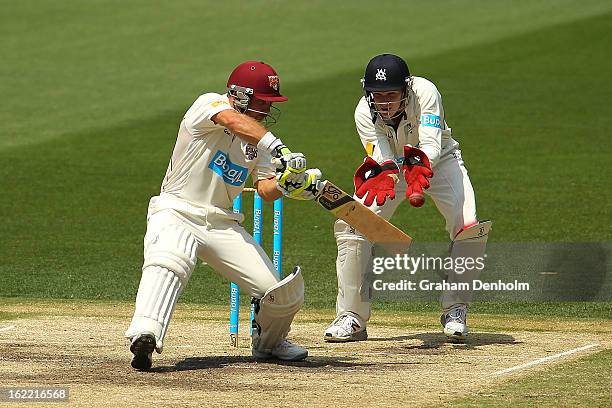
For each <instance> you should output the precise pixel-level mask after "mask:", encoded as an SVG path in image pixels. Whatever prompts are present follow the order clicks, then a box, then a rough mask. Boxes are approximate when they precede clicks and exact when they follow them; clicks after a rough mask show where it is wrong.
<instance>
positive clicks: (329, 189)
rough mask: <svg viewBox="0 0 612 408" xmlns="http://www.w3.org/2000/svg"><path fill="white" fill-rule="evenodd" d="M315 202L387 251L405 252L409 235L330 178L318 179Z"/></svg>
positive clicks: (392, 252)
mask: <svg viewBox="0 0 612 408" xmlns="http://www.w3.org/2000/svg"><path fill="white" fill-rule="evenodd" d="M317 190H318V192H317V194H316V196H315V201H316V202H317V203H319V204H320V205H321V206H322V207H323V208H325V209H326V210H328V211H329V212H331V213H332V214H334V215H335V216H336V218H339V219H341V220H343V221H345V222H346V223H347V224H349V225H350V226H352V227H353V228H355V229H356V230H357V231H359V232H361V233H362V234H363V235H365V237H366V238H367V239H368V240H370V242H372V243H375V244H378V245H380V246H381V247H382V248H383V249H384V250H385V251H387V252H388V253H390V254H398V253H406V251H408V248H410V244H411V243H412V238H411V237H410V236H409V235H407V234H406V233H404V232H403V231H402V230H400V229H399V228H397V227H396V226H395V225H393V224H391V223H390V222H389V221H387V220H385V219H384V218H383V217H381V216H379V215H377V214H376V213H374V212H373V211H371V210H369V209H368V208H367V207H366V206H364V205H363V204H361V203H360V202H358V201H355V199H354V198H353V197H352V196H351V195H349V194H348V193H346V192H345V191H343V190H342V189H341V188H340V187H338V186H336V185H335V184H333V183H332V182H331V181H329V180H325V181H323V182H321V185H320V186H319V188H318V189H317Z"/></svg>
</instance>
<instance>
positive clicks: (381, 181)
mask: <svg viewBox="0 0 612 408" xmlns="http://www.w3.org/2000/svg"><path fill="white" fill-rule="evenodd" d="M368 171H369V172H370V174H368V175H367V176H366V173H367V172H368ZM397 174H399V168H398V167H397V164H396V163H395V162H394V161H393V160H387V161H386V162H384V163H382V164H378V163H377V162H376V160H374V159H373V158H371V157H367V158H366V159H365V161H364V162H363V164H362V165H361V166H359V168H358V169H357V171H356V172H355V177H354V178H353V181H354V183H355V195H357V197H359V198H363V196H364V195H365V196H366V198H365V200H364V202H363V204H364V205H366V206H368V207H369V206H371V205H372V203H373V202H374V199H376V204H378V205H379V206H380V205H383V204H384V203H385V201H386V200H387V197H389V199H390V200H393V199H394V198H395V183H396V181H397Z"/></svg>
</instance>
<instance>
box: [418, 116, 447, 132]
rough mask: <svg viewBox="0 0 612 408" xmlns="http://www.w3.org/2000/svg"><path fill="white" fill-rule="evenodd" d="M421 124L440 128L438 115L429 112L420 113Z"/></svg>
mask: <svg viewBox="0 0 612 408" xmlns="http://www.w3.org/2000/svg"><path fill="white" fill-rule="evenodd" d="M421 126H431V127H435V128H438V129H442V124H441V121H440V117H439V116H437V115H431V114H425V115H421Z"/></svg>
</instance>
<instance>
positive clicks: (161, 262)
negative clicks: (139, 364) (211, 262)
mask: <svg viewBox="0 0 612 408" xmlns="http://www.w3.org/2000/svg"><path fill="white" fill-rule="evenodd" d="M196 249H197V243H196V240H195V237H194V236H193V234H191V233H190V232H189V231H187V230H186V229H185V228H183V227H182V226H180V225H170V226H167V227H164V228H163V229H162V230H161V231H160V233H159V235H158V236H156V237H155V238H154V239H153V241H152V242H151V243H150V244H149V245H148V246H147V248H145V262H144V266H143V270H142V278H141V279H140V286H139V287H138V294H137V295H136V310H135V312H134V317H133V318H132V323H131V324H130V327H129V328H128V330H127V332H126V333H125V335H126V337H129V338H132V337H134V336H136V335H138V334H141V333H143V332H151V333H153V334H154V335H155V340H156V345H155V349H156V350H157V352H158V353H161V352H162V350H163V339H164V336H165V334H166V330H167V329H168V323H169V321H170V318H171V317H172V312H174V307H175V305H176V302H177V300H178V297H179V296H180V294H181V292H182V290H183V288H184V287H185V285H187V281H188V280H189V278H190V276H191V273H192V271H193V269H194V268H195V263H196V259H197V258H196Z"/></svg>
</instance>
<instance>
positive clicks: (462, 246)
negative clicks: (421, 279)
mask: <svg viewBox="0 0 612 408" xmlns="http://www.w3.org/2000/svg"><path fill="white" fill-rule="evenodd" d="M491 224H492V223H491V221H489V220H486V221H480V222H478V223H477V224H474V225H472V226H469V227H467V228H464V229H462V230H461V231H459V233H458V234H457V235H456V236H455V239H454V240H453V242H452V243H451V249H450V257H451V258H452V259H453V260H456V261H461V260H462V259H463V260H465V259H473V260H476V259H478V258H482V259H483V261H484V254H485V250H486V247H487V240H488V238H489V231H490V230H491ZM462 263H463V262H461V263H455V270H454V271H449V273H448V275H447V277H446V281H447V282H449V283H467V284H469V286H470V288H471V287H472V285H473V281H474V280H475V279H478V278H479V277H480V273H481V272H482V268H479V267H478V265H477V264H476V263H475V264H474V265H473V266H472V267H470V268H467V267H461V268H458V267H457V265H460V264H462ZM472 297H473V291H472V290H456V291H455V290H448V291H444V292H443V293H442V297H441V300H442V308H443V309H444V310H448V309H450V308H451V307H452V306H453V305H455V304H458V303H462V304H466V305H467V304H469V302H470V301H471V300H472Z"/></svg>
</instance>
